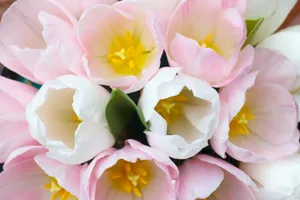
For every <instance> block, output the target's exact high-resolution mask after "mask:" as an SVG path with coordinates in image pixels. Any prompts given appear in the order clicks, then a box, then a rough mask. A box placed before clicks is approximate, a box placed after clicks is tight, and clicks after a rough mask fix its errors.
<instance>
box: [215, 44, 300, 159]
mask: <svg viewBox="0 0 300 200" xmlns="http://www.w3.org/2000/svg"><path fill="white" fill-rule="evenodd" d="M295 76H296V69H295V66H294V65H293V64H292V63H291V62H290V61H289V60H288V59H287V58H285V57H284V56H283V55H281V54H278V53H276V52H274V51H271V50H268V49H262V48H257V49H256V50H255V59H254V65H253V67H252V69H251V73H249V74H248V75H246V76H245V77H243V78H241V79H239V80H236V81H234V82H233V83H231V84H230V85H229V86H227V87H225V88H223V89H222V90H221V92H220V101H221V114H220V119H219V122H220V123H219V127H218V129H217V131H216V133H215V134H214V136H213V138H212V140H211V144H212V146H213V148H214V150H215V151H216V152H217V153H218V154H219V155H220V156H222V157H225V152H227V153H228V154H229V155H230V156H232V157H234V158H235V159H237V160H240V161H243V162H262V161H268V160H275V159H279V158H281V157H284V156H286V155H289V154H291V153H294V152H295V151H297V149H298V148H299V132H298V131H297V119H298V116H297V114H298V113H297V107H296V104H295V102H294V100H293V97H292V95H291V94H290V93H289V89H290V88H291V86H292V84H293V82H294V80H295Z"/></svg>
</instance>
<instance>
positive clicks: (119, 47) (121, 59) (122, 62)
mask: <svg viewBox="0 0 300 200" xmlns="http://www.w3.org/2000/svg"><path fill="white" fill-rule="evenodd" d="M149 53H151V50H150V51H149V50H147V49H146V48H145V46H144V45H143V44H142V42H141V41H140V38H138V37H135V36H133V35H132V34H131V33H130V32H129V31H126V33H125V35H123V36H118V37H116V38H114V39H113V42H112V43H111V45H110V50H109V53H108V55H107V61H108V62H109V63H110V64H111V67H112V69H113V70H114V71H115V72H116V73H117V74H120V75H127V76H129V75H134V76H138V75H140V73H141V72H142V70H143V68H144V66H145V64H146V61H147V57H148V54H149Z"/></svg>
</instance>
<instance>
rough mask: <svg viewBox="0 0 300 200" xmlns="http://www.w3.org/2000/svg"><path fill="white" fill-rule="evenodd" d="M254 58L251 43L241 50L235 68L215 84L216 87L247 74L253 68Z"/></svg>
mask: <svg viewBox="0 0 300 200" xmlns="http://www.w3.org/2000/svg"><path fill="white" fill-rule="evenodd" d="M253 58H254V48H253V47H252V46H251V45H247V46H246V47H245V48H244V49H242V50H241V52H240V54H239V58H238V61H237V63H236V65H235V67H234V68H233V70H232V72H231V73H230V75H229V76H228V77H227V78H226V79H224V80H223V81H221V82H218V83H216V84H214V87H223V86H226V85H227V84H230V83H231V82H232V81H234V80H236V79H239V78H242V77H243V76H245V75H246V74H247V73H248V72H249V71H250V69H251V67H252V65H253Z"/></svg>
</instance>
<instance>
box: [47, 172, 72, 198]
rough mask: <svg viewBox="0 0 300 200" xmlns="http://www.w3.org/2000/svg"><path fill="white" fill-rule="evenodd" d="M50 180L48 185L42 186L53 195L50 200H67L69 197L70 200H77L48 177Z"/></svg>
mask: <svg viewBox="0 0 300 200" xmlns="http://www.w3.org/2000/svg"><path fill="white" fill-rule="evenodd" d="M50 178H51V180H50V182H49V183H48V184H46V185H45V186H44V188H45V189H47V190H49V192H51V193H53V195H52V197H51V199H50V200H68V199H69V197H70V198H71V197H72V199H77V198H76V197H75V196H73V195H72V194H71V193H69V192H68V191H66V190H65V189H64V188H62V187H61V186H60V185H59V184H58V182H57V180H56V179H55V178H53V177H50Z"/></svg>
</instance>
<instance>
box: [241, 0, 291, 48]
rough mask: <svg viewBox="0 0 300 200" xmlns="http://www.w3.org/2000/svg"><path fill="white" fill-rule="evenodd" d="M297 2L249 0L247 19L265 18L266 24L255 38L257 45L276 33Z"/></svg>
mask: <svg viewBox="0 0 300 200" xmlns="http://www.w3.org/2000/svg"><path fill="white" fill-rule="evenodd" d="M296 3H297V0H247V8H246V12H245V18H246V19H253V18H258V17H264V22H263V23H262V25H261V26H260V28H259V30H258V31H257V33H256V34H255V36H254V39H253V44H257V43H259V42H260V41H262V40H263V39H265V38H266V37H268V36H269V35H271V34H272V33H274V32H275V31H276V30H277V29H278V28H279V27H280V25H281V24H282V23H283V22H284V20H285V19H286V17H287V16H288V14H289V13H290V11H291V10H292V9H293V7H294V6H295V5H296Z"/></svg>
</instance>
